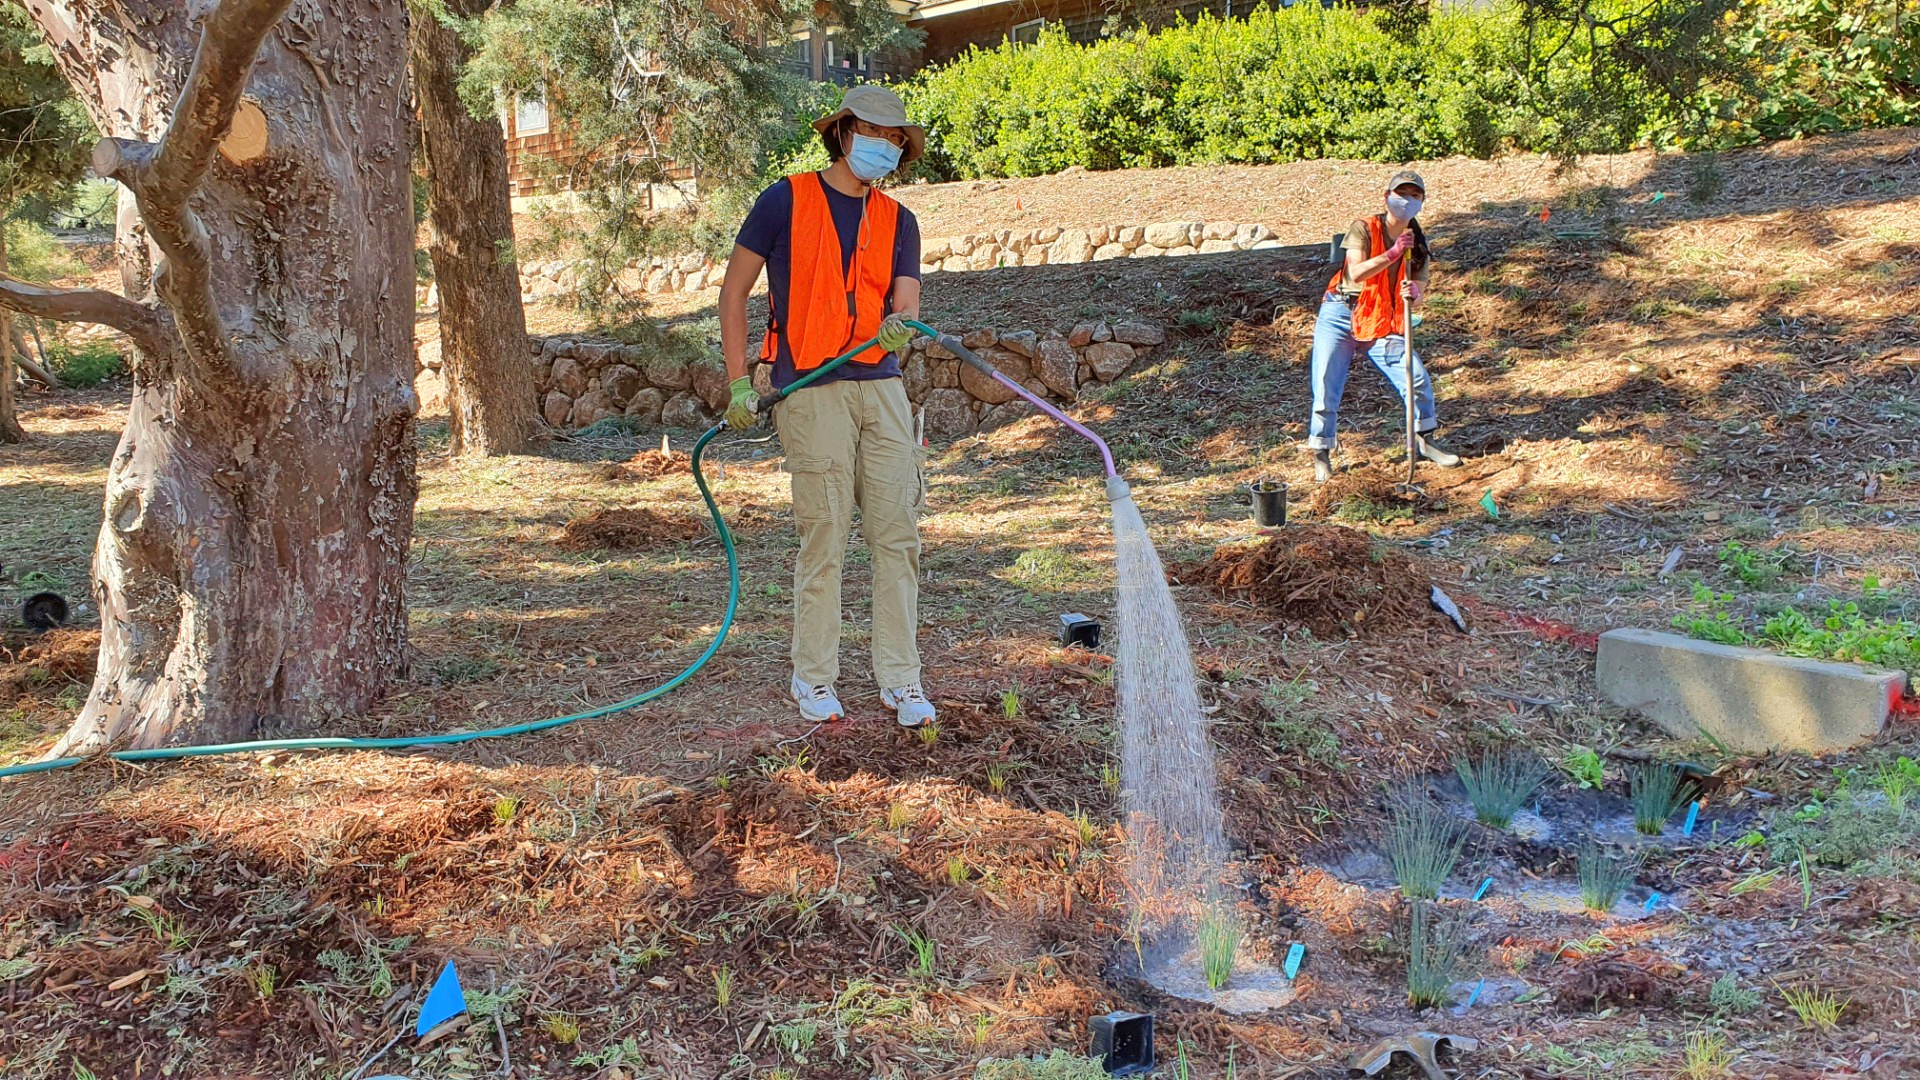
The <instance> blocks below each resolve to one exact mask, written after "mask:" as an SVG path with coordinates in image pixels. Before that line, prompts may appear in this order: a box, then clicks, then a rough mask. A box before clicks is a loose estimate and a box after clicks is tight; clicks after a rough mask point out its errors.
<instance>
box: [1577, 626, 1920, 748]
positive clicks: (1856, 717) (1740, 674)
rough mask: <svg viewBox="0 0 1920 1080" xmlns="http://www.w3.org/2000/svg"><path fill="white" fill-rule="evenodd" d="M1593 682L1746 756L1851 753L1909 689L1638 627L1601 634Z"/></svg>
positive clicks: (1682, 733)
mask: <svg viewBox="0 0 1920 1080" xmlns="http://www.w3.org/2000/svg"><path fill="white" fill-rule="evenodd" d="M1595 678H1596V680H1597V681H1598V682H1599V684H1600V692H1601V693H1603V694H1605V695H1606V696H1607V698H1608V700H1610V701H1612V702H1613V703H1614V704H1616V705H1622V706H1625V707H1627V708H1630V709H1634V710H1636V711H1638V712H1639V713H1641V714H1642V715H1644V716H1645V717H1647V718H1648V719H1649V720H1652V721H1653V722H1654V723H1656V724H1659V725H1660V727H1661V728H1663V729H1664V730H1666V731H1667V732H1668V733H1669V734H1671V735H1674V736H1676V737H1679V738H1695V737H1698V736H1699V735H1701V734H1702V733H1705V734H1707V735H1711V736H1712V737H1713V738H1715V739H1718V740H1720V741H1721V742H1723V743H1725V744H1726V745H1727V746H1728V747H1729V748H1731V749H1733V750H1738V751H1742V752H1759V751H1765V750H1776V749H1777V750H1806V751H1811V752H1816V753H1818V752H1823V751H1831V750H1843V749H1846V748H1847V747H1850V746H1857V745H1859V744H1860V743H1863V742H1866V741H1867V740H1869V739H1872V738H1873V737H1874V736H1876V735H1878V734H1880V731H1881V728H1882V727H1883V726H1884V725H1885V724H1886V721H1887V713H1888V712H1889V711H1890V709H1891V706H1892V704H1893V703H1894V702H1895V701H1896V700H1898V699H1899V697H1900V695H1901V693H1902V692H1903V691H1904V690H1905V688H1906V683H1907V677H1906V675H1904V674H1903V673H1901V672H1897V671H1885V670H1882V669H1877V668H1869V667H1866V666H1864V665H1860V664H1840V663H1833V662H1830V661H1826V660H1807V659H1803V658H1801V657H1796V656H1779V655H1776V654H1774V653H1770V652H1762V651H1761V650H1759V649H1747V648H1741V647H1739V646H1736V645H1721V644H1718V643H1716V642H1712V641H1697V640H1695V639H1693V638H1689V637H1682V636H1680V635H1678V634H1665V633H1660V632H1659V631H1655V630H1636V629H1628V630H1610V631H1608V632H1607V633H1604V634H1602V635H1600V656H1599V659H1598V661H1597V665H1596V671H1595Z"/></svg>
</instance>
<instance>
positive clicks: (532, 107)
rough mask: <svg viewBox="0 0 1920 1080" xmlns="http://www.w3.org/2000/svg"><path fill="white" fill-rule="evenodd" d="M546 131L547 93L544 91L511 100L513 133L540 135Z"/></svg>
mask: <svg viewBox="0 0 1920 1080" xmlns="http://www.w3.org/2000/svg"><path fill="white" fill-rule="evenodd" d="M546 130H547V93H546V91H544V90H541V91H538V92H536V93H532V94H524V95H521V96H519V97H516V98H514V99H513V133H514V134H515V135H520V136H524V135H541V134H545V132H546Z"/></svg>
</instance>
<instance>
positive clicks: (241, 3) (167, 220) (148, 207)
mask: <svg viewBox="0 0 1920 1080" xmlns="http://www.w3.org/2000/svg"><path fill="white" fill-rule="evenodd" d="M291 2H292V0H221V3H220V6H219V7H217V8H215V9H214V10H213V12H212V13H211V14H210V15H208V16H207V19H206V22H205V23H204V24H203V25H202V26H201V29H200V47H199V48H198V49H197V50H196V51H195V52H194V55H193V68H192V70H190V71H189V72H188V73H187V83H186V87H185V89H183V90H182V91H181V93H180V100H179V101H178V102H177V103H175V105H174V108H173V119H172V120H171V121H169V122H168V124H167V130H166V131H165V132H164V133H163V134H162V135H161V136H160V141H159V142H158V143H157V144H156V143H143V142H137V141H134V140H130V139H111V138H109V139H102V140H100V142H99V143H98V144H97V145H96V146H95V147H94V148H93V168H94V171H95V172H97V173H99V174H100V175H101V176H104V177H109V178H111V179H114V180H118V181H120V182H121V183H122V184H125V185H126V186H127V187H128V188H129V189H130V190H132V192H133V194H134V198H135V199H136V200H137V201H138V202H139V204H140V216H141V218H142V219H143V220H144V221H145V223H146V226H147V232H148V234H149V235H151V236H152V237H153V241H154V243H155V244H156V245H157V246H158V247H159V248H160V252H161V254H162V255H164V256H165V260H164V262H163V263H162V265H161V266H160V267H158V268H157V269H156V270H155V271H154V291H155V292H157V293H159V294H160V296H161V297H162V298H164V299H165V300H166V301H167V303H168V305H169V306H170V307H172V308H173V313H174V318H175V320H176V321H177V322H178V324H179V327H180V336H181V338H182V340H183V341H184V342H185V344H186V347H187V352H188V354H189V355H191V356H193V357H194V358H195V359H196V360H198V361H200V362H202V363H205V364H208V365H216V366H225V365H226V364H227V363H228V361H229V358H230V342H229V340H228V334H227V329H226V327H224V326H222V325H221V321H220V308H219V305H218V303H217V302H216V301H215V300H214V296H213V257H212V251H211V246H210V244H209V242H208V236H207V227H206V225H205V224H204V223H202V222H201V220H200V216H199V215H198V214H196V213H194V212H193V209H192V208H191V207H189V206H188V205H187V202H188V200H189V199H190V198H191V197H192V195H193V193H194V190H195V189H196V188H198V187H199V186H200V182H201V181H202V180H204V179H205V178H206V175H207V170H208V169H209V168H211V167H212V166H213V155H214V153H215V152H216V151H217V150H218V148H219V146H220V140H221V139H223V138H225V137H226V135H227V131H228V128H229V127H230V126H231V125H232V123H233V114H234V110H235V109H237V108H238V107H239V105H240V94H241V91H242V90H244V89H245V88H246V85H247V75H248V73H249V72H251V71H252V70H253V58H254V55H255V54H256V53H258V52H259V51H260V42H261V41H263V40H265V38H266V36H267V34H268V33H270V32H271V31H272V30H273V28H274V26H275V24H277V23H278V22H279V21H280V16H281V15H283V14H285V13H286V10H287V7H288V6H289V5H290V4H291Z"/></svg>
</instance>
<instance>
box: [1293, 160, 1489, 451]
mask: <svg viewBox="0 0 1920 1080" xmlns="http://www.w3.org/2000/svg"><path fill="white" fill-rule="evenodd" d="M1426 194H1427V185H1426V181H1424V180H1422V179H1420V174H1419V173H1416V172H1411V171H1408V170H1405V169H1403V170H1401V171H1400V172H1397V173H1394V174H1393V176H1392V177H1391V178H1390V179H1388V181H1387V188H1386V206H1385V209H1384V211H1383V212H1382V213H1378V214H1374V215H1373V216H1372V217H1368V218H1363V219H1360V220H1357V221H1355V222H1354V223H1353V224H1352V225H1350V226H1348V227H1347V238H1346V241H1345V242H1344V243H1343V244H1342V245H1341V247H1342V250H1343V251H1344V253H1345V255H1346V261H1345V263H1344V264H1343V265H1342V266H1341V267H1340V269H1339V270H1337V271H1335V273H1334V275H1333V280H1332V281H1330V282H1328V283H1327V291H1326V295H1325V296H1324V297H1322V298H1321V301H1320V316H1319V318H1318V319H1317V320H1316V321H1315V323H1314V327H1313V418H1312V419H1311V420H1310V421H1309V422H1308V424H1307V446H1308V447H1309V448H1311V449H1312V450H1313V478H1314V479H1315V480H1318V481H1321V482H1323V483H1324V482H1325V481H1327V480H1331V479H1333V459H1332V451H1333V446H1334V439H1335V434H1336V433H1335V426H1336V423H1337V421H1338V420H1339V416H1340V398H1341V396H1342V395H1344V394H1345V393H1346V389H1347V372H1348V371H1349V369H1351V368H1352V366H1353V355H1354V353H1355V352H1357V351H1359V350H1361V349H1365V350H1366V353H1367V359H1369V360H1371V361H1373V366H1374V367H1376V368H1379V369H1380V373H1381V374H1382V375H1385V376H1386V377H1387V381H1388V382H1390V383H1392V384H1393V389H1394V391H1395V392H1396V393H1398V394H1399V395H1400V400H1401V401H1403V402H1404V401H1405V400H1406V396H1407V393H1408V388H1407V362H1406V358H1407V338H1406V320H1407V317H1408V313H1409V312H1410V311H1411V310H1413V309H1415V308H1418V307H1419V304H1420V299H1421V296H1422V294H1424V293H1425V292H1426V287H1427V269H1428V265H1429V264H1430V263H1431V262H1432V255H1431V253H1430V252H1429V251H1428V250H1427V237H1426V234H1425V233H1424V232H1422V231H1421V229H1420V222H1419V220H1418V218H1419V214H1420V207H1421V204H1422V203H1423V202H1424V201H1425V199H1426ZM1413 384H1414V385H1413V390H1412V392H1413V394H1414V413H1415V418H1416V422H1415V424H1414V430H1415V431H1416V432H1419V434H1418V435H1417V436H1416V441H1417V445H1418V447H1419V451H1420V456H1421V457H1423V458H1425V459H1427V460H1428V461H1431V462H1433V463H1435V464H1437V465H1444V466H1446V467H1448V468H1452V467H1454V466H1456V465H1459V464H1460V458H1459V456H1458V455H1456V454H1451V453H1448V452H1447V451H1446V450H1445V449H1444V448H1443V447H1441V446H1440V444H1438V443H1436V442H1434V441H1433V440H1432V439H1430V438H1428V437H1427V434H1428V433H1430V432H1432V431H1433V430H1434V429H1435V428H1436V427H1438V426H1439V425H1440V421H1439V418H1438V416H1437V415H1436V413H1435V411H1434V406H1433V383H1432V381H1431V380H1430V379H1428V378H1427V369H1426V365H1424V364H1422V363H1421V362H1420V354H1419V353H1418V352H1415V353H1414V354H1413Z"/></svg>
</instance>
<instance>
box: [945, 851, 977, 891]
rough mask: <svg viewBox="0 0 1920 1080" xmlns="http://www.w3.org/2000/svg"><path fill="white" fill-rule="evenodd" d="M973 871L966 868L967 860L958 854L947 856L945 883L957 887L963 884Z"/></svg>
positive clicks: (971, 875)
mask: <svg viewBox="0 0 1920 1080" xmlns="http://www.w3.org/2000/svg"><path fill="white" fill-rule="evenodd" d="M971 877H973V871H972V870H970V869H968V868H967V860H965V859H963V858H961V857H960V856H958V855H949V856H947V883H948V884H950V885H952V886H954V887H956V888H958V887H959V886H961V885H965V884H966V883H967V880H968V879H969V878H971Z"/></svg>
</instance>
